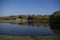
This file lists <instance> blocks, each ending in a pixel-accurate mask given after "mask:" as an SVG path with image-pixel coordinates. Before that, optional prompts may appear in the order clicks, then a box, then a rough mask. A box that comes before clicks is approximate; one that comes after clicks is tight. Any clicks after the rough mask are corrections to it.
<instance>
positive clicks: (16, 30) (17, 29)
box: [0, 23, 53, 36]
mask: <svg viewBox="0 0 60 40" xmlns="http://www.w3.org/2000/svg"><path fill="white" fill-rule="evenodd" d="M0 28H1V29H0V34H2V35H26V36H28V35H30V36H37V35H38V36H39V35H40V36H42V35H43V36H46V35H53V32H52V30H51V29H50V27H49V26H48V27H44V25H43V26H40V27H36V26H35V27H33V26H29V25H25V26H20V25H19V26H18V25H15V24H7V23H0Z"/></svg>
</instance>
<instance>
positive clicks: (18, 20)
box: [16, 17, 27, 23]
mask: <svg viewBox="0 0 60 40" xmlns="http://www.w3.org/2000/svg"><path fill="white" fill-rule="evenodd" d="M26 21H27V20H26V19H23V18H22V17H18V18H17V19H16V22H17V23H23V22H26Z"/></svg>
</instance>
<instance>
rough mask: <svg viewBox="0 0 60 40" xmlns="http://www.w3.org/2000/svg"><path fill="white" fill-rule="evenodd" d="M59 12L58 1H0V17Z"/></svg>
mask: <svg viewBox="0 0 60 40" xmlns="http://www.w3.org/2000/svg"><path fill="white" fill-rule="evenodd" d="M55 11H60V0H0V16H8V15H19V14H25V15H29V14H30V15H32V14H35V15H37V14H39V15H45V14H47V15H49V14H52V13H53V12H55Z"/></svg>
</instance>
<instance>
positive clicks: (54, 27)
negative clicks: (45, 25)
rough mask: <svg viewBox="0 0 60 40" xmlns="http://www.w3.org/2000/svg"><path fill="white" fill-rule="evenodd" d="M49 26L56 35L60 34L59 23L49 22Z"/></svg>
mask: <svg viewBox="0 0 60 40" xmlns="http://www.w3.org/2000/svg"><path fill="white" fill-rule="evenodd" d="M49 26H50V28H51V29H52V30H53V31H54V32H55V33H56V35H60V23H53V24H52V23H50V24H49Z"/></svg>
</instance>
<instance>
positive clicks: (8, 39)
mask: <svg viewBox="0 0 60 40" xmlns="http://www.w3.org/2000/svg"><path fill="white" fill-rule="evenodd" d="M0 40H60V36H36V37H33V36H1V35H0Z"/></svg>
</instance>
